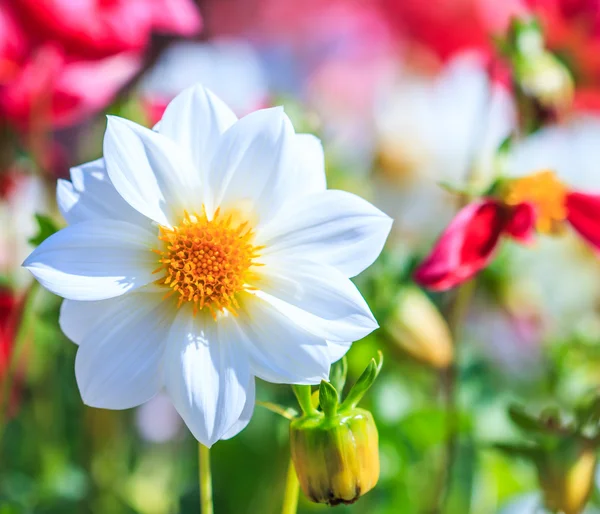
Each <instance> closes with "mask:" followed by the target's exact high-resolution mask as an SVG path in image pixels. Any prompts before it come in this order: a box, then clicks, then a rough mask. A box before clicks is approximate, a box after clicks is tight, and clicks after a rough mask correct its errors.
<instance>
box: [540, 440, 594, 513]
mask: <svg viewBox="0 0 600 514" xmlns="http://www.w3.org/2000/svg"><path fill="white" fill-rule="evenodd" d="M597 461H598V459H597V457H596V451H595V448H594V447H593V446H592V445H591V444H588V442H587V441H585V440H584V441H581V440H579V441H577V440H575V441H574V440H566V441H565V442H564V444H562V445H561V446H560V447H559V448H558V449H556V450H555V451H551V452H546V453H543V454H542V455H540V456H539V457H538V458H537V459H536V465H537V468H538V477H539V482H540V486H541V488H542V493H543V497H544V503H545V505H546V507H547V508H548V509H549V510H551V511H552V512H562V513H564V514H580V513H581V512H582V511H583V509H584V508H585V505H586V503H587V501H588V499H589V497H590V494H591V492H592V488H593V485H594V476H595V471H596V464H597Z"/></svg>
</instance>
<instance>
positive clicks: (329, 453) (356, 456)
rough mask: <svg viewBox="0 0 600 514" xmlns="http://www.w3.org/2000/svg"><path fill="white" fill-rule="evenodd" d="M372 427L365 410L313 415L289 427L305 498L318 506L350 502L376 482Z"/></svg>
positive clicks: (376, 453) (376, 451)
mask: <svg viewBox="0 0 600 514" xmlns="http://www.w3.org/2000/svg"><path fill="white" fill-rule="evenodd" d="M378 444H379V443H378V434H377V427H376V426H375V421H374V420H373V416H372V415H371V413H370V412H369V411H366V410H363V409H358V408H351V409H347V410H341V411H339V412H336V413H335V414H333V415H329V416H326V415H323V414H322V413H316V412H315V413H314V414H313V415H308V416H303V417H301V418H298V419H296V420H294V421H293V422H292V423H291V425H290V445H291V452H292V460H293V461H294V466H295V468H296V474H297V475H298V480H299V481H300V485H301V487H302V491H303V492H304V494H305V495H306V496H307V497H308V498H310V499H311V500H312V501H314V502H317V503H327V504H329V505H338V504H340V503H354V502H355V501H356V500H358V498H359V497H360V496H362V495H363V494H365V493H366V492H368V491H370V490H371V489H373V487H375V484H376V483H377V480H378V479H379V447H378Z"/></svg>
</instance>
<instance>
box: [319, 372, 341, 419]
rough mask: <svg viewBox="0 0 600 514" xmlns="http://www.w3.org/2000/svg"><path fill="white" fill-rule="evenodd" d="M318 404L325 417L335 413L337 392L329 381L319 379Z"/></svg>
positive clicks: (332, 415)
mask: <svg viewBox="0 0 600 514" xmlns="http://www.w3.org/2000/svg"><path fill="white" fill-rule="evenodd" d="M319 405H321V409H322V410H323V413H324V414H325V417H326V418H332V417H334V416H335V415H336V414H337V409H338V392H337V391H336V389H335V387H333V386H332V385H331V384H330V383H329V382H326V381H325V380H321V385H320V386H319Z"/></svg>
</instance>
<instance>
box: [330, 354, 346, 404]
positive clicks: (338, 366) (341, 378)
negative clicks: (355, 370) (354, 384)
mask: <svg viewBox="0 0 600 514" xmlns="http://www.w3.org/2000/svg"><path fill="white" fill-rule="evenodd" d="M347 374H348V361H347V360H346V356H345V355H344V357H342V358H341V359H340V360H339V361H337V362H336V363H335V364H333V366H331V371H330V373H329V381H330V382H331V384H332V385H333V387H335V389H336V390H337V392H338V400H340V401H341V399H342V398H341V397H342V391H343V390H344V385H346V375H347Z"/></svg>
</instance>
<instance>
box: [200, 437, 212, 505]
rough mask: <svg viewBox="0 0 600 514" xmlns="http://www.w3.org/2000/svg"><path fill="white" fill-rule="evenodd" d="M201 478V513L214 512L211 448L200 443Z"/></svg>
mask: <svg viewBox="0 0 600 514" xmlns="http://www.w3.org/2000/svg"><path fill="white" fill-rule="evenodd" d="M198 459H199V470H200V474H199V480H200V513H201V514H213V512H214V510H213V499H212V476H211V471H210V449H209V448H208V447H207V446H204V445H203V444H202V443H198Z"/></svg>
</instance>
